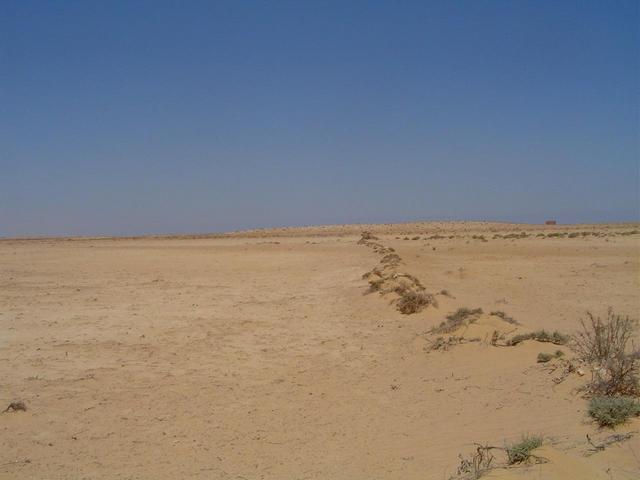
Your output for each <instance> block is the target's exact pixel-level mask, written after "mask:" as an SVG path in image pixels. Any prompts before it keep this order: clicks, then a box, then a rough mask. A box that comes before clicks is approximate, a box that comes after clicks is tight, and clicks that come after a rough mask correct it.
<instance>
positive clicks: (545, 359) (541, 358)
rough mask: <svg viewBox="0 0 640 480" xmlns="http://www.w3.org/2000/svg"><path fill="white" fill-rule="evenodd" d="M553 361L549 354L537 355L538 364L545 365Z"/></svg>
mask: <svg viewBox="0 0 640 480" xmlns="http://www.w3.org/2000/svg"><path fill="white" fill-rule="evenodd" d="M552 359H553V355H551V354H550V353H542V352H541V353H539V354H538V363H546V362H549V361H551V360H552Z"/></svg>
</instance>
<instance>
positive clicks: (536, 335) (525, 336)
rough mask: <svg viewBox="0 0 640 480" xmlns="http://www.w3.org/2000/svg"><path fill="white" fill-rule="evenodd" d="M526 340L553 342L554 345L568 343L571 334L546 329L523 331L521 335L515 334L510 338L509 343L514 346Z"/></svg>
mask: <svg viewBox="0 0 640 480" xmlns="http://www.w3.org/2000/svg"><path fill="white" fill-rule="evenodd" d="M525 340H535V341H537V342H543V343H553V344H554V345H566V344H567V342H568V341H569V336H568V335H564V334H562V333H560V332H558V331H554V332H553V333H549V332H547V331H546V330H537V331H535V332H529V333H521V334H519V335H515V336H514V337H512V338H511V340H509V345H511V346H514V345H518V344H519V343H522V342H524V341H525Z"/></svg>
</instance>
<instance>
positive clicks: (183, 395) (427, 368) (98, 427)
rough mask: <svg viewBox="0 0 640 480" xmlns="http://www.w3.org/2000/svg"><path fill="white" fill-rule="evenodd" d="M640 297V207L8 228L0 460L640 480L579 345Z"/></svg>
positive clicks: (190, 472) (173, 470) (19, 470)
mask: <svg viewBox="0 0 640 480" xmlns="http://www.w3.org/2000/svg"><path fill="white" fill-rule="evenodd" d="M363 232H365V233H364V235H363ZM638 292H640V226H639V225H638V224H609V225H567V226H564V225H520V224H504V223H488V222H450V223H447V222H421V223H407V224H394V225H336V226H324V227H301V228H283V229H271V230H267V229H265V230H253V231H246V232H234V233H230V234H222V235H211V236H207V235H194V236H173V237H143V238H126V239H125V238H91V239H84V238H74V239H62V238H60V239H5V240H0V327H1V328H2V332H3V338H2V342H0V378H2V379H3V382H2V388H1V389H0V410H4V409H5V407H7V410H6V411H5V412H4V413H2V414H1V415H0V429H1V430H2V436H1V437H0V444H1V448H0V478H6V479H15V478H47V479H70V478H74V479H75V478H88V479H89V478H90V479H113V478H123V479H124V478H127V479H176V478H199V479H345V480H346V479H363V480H364V479H374V478H377V479H398V480H400V479H403V480H408V479H449V478H474V477H473V475H474V474H473V472H472V468H473V465H472V464H473V462H474V461H478V458H477V455H478V454H482V455H487V456H488V455H490V456H491V458H493V460H492V461H491V465H490V468H487V469H486V471H483V478H484V477H486V478H496V479H498V478H500V479H509V478H531V479H534V478H535V479H574V478H585V479H616V480H618V479H636V478H640V419H638V418H630V419H629V420H628V421H627V422H625V423H624V424H622V425H619V426H617V427H616V428H615V429H611V428H601V427H599V426H598V425H597V424H596V423H595V422H594V421H593V419H591V418H590V417H589V415H588V413H587V409H588V399H587V396H588V395H587V394H586V393H585V390H584V388H585V385H586V384H587V383H588V382H589V380H590V378H591V373H592V372H590V371H589V369H588V366H586V365H583V364H581V363H580V362H579V359H577V357H576V352H575V350H574V349H573V348H572V345H571V342H570V341H568V340H567V341H565V340H563V339H568V338H569V337H570V336H571V335H574V334H575V333H576V331H578V329H579V328H580V320H581V319H584V318H585V316H586V315H587V312H592V313H593V314H595V315H600V316H605V315H606V314H607V309H608V308H609V307H612V308H613V309H615V312H617V313H618V314H620V315H624V316H627V315H628V316H630V317H632V318H638V316H639V313H640V295H639V293H638ZM541 331H544V332H546V333H545V334H546V335H547V336H546V337H541V336H540V334H539V332H541ZM555 334H557V335H558V336H557V337H556V336H554V335H555ZM514 339H515V340H514ZM558 352H559V353H558ZM541 354H542V356H541ZM12 402H14V407H15V408H10V404H11V403H12ZM17 402H22V405H23V406H24V409H23V408H18V407H17V405H18V403H17ZM528 438H539V439H540V440H541V443H542V445H541V446H539V447H537V448H535V449H534V450H532V452H531V455H530V456H529V457H528V458H527V459H526V461H523V462H511V461H510V458H509V454H508V452H507V450H508V449H509V447H510V446H513V445H515V444H518V443H519V442H521V441H522V440H523V439H528ZM486 447H489V448H488V449H486V450H483V449H485V448H486ZM474 456H475V457H474ZM474 458H475V460H474ZM465 462H468V465H467V464H466V463H465ZM470 465H471V466H470Z"/></svg>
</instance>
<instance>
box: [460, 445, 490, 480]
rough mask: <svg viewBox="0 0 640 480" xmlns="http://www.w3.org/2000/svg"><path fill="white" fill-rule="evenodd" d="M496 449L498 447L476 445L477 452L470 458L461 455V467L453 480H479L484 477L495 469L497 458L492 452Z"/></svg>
mask: <svg viewBox="0 0 640 480" xmlns="http://www.w3.org/2000/svg"><path fill="white" fill-rule="evenodd" d="M495 449H496V447H490V446H488V445H479V444H476V451H475V452H474V453H473V454H472V455H471V456H470V457H469V458H464V457H463V456H462V455H459V458H460V465H459V466H458V471H457V475H456V477H452V478H457V479H465V480H466V479H469V480H477V479H478V478H480V477H482V475H484V474H485V473H487V472H489V471H490V470H491V469H492V468H493V461H494V459H495V457H494V456H493V453H492V450H495Z"/></svg>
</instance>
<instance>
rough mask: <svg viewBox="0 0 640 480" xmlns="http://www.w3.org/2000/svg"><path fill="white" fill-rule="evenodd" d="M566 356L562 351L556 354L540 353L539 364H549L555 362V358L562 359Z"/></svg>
mask: <svg viewBox="0 0 640 480" xmlns="http://www.w3.org/2000/svg"><path fill="white" fill-rule="evenodd" d="M563 355H564V352H563V351H562V350H556V352H555V353H543V352H540V353H539V354H538V363H547V362H550V361H551V360H553V359H554V358H560V357H562V356H563Z"/></svg>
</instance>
